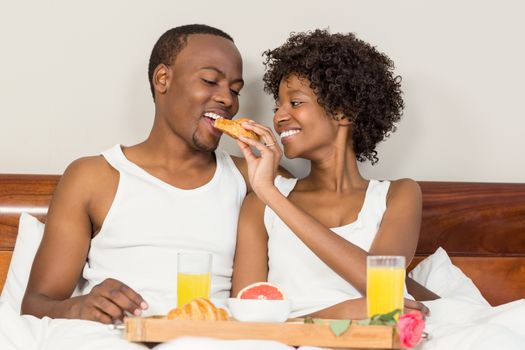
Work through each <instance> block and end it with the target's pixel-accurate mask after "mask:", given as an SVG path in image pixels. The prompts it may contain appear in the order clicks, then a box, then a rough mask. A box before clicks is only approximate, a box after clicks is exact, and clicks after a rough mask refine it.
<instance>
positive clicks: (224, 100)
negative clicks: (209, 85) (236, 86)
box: [213, 88, 234, 107]
mask: <svg viewBox="0 0 525 350" xmlns="http://www.w3.org/2000/svg"><path fill="white" fill-rule="evenodd" d="M232 95H233V93H232V92H231V90H230V88H220V89H218V90H217V91H216V92H215V95H214V96H213V99H214V100H215V101H216V102H218V103H220V104H221V105H223V106H225V107H231V106H232V105H233V100H234V97H233V96H232Z"/></svg>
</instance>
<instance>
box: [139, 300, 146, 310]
mask: <svg viewBox="0 0 525 350" xmlns="http://www.w3.org/2000/svg"><path fill="white" fill-rule="evenodd" d="M140 307H141V308H142V310H146V309H147V308H148V304H146V302H145V301H143V302H141V303H140Z"/></svg>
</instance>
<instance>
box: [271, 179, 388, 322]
mask: <svg viewBox="0 0 525 350" xmlns="http://www.w3.org/2000/svg"><path fill="white" fill-rule="evenodd" d="M296 183H297V179H286V178H284V177H280V176H278V177H277V178H276V179H275V185H276V186H277V188H278V189H279V190H280V191H281V193H282V194H283V195H285V196H288V195H289V194H290V192H291V191H292V190H293V189H294V187H295V185H296ZM389 186H390V182H389V181H381V182H380V181H377V180H370V182H369V184H368V188H367V190H366V195H365V199H364V202H363V206H362V208H361V211H360V212H359V214H358V217H357V220H356V221H354V222H352V223H350V224H348V225H344V226H340V227H334V228H331V230H332V231H333V232H335V233H336V234H338V235H339V236H341V237H343V238H344V239H346V240H347V241H350V242H352V243H353V244H355V245H357V246H358V247H360V248H362V249H363V250H365V251H368V250H369V249H370V246H371V245H372V242H373V240H374V238H375V236H376V233H377V230H378V229H379V225H380V224H381V220H382V218H383V214H384V212H385V210H386V196H387V193H388V188H389ZM264 224H265V226H266V231H267V232H268V268H269V272H268V282H271V283H275V284H276V285H278V286H280V287H281V288H282V289H283V292H284V293H285V294H286V296H287V297H288V298H289V299H291V301H292V313H291V315H290V316H291V317H299V316H304V315H308V314H311V313H313V312H316V311H319V310H322V309H325V308H327V307H330V306H332V305H335V304H338V303H341V302H343V301H345V300H349V299H355V298H360V297H361V296H362V295H361V293H359V292H358V291H357V289H355V288H354V287H353V286H352V285H351V284H350V283H348V282H347V281H345V280H344V279H343V278H342V277H340V276H339V275H338V274H337V273H335V272H334V271H333V270H332V269H330V267H328V266H327V265H326V264H325V263H324V262H323V261H322V260H321V259H319V258H318V257H317V255H315V254H314V253H313V252H312V251H311V250H310V248H308V247H307V246H306V245H305V244H304V243H303V242H302V241H301V240H300V239H299V238H298V237H297V236H296V235H295V234H294V233H293V232H292V230H290V228H289V227H288V226H287V225H286V224H285V223H284V222H283V221H282V220H281V219H280V218H279V217H278V216H277V215H276V214H275V212H274V211H273V210H272V209H271V208H269V207H266V208H265V213H264Z"/></svg>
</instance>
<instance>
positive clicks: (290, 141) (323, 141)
mask: <svg viewBox="0 0 525 350" xmlns="http://www.w3.org/2000/svg"><path fill="white" fill-rule="evenodd" d="M309 85H310V82H309V81H308V80H307V79H304V78H299V77H298V76H296V75H290V76H289V77H287V78H286V79H283V80H281V83H280V85H279V96H278V98H277V100H276V101H275V104H276V107H275V115H274V117H273V125H274V128H275V131H276V132H277V133H278V134H279V136H280V137H281V143H282V144H283V148H284V154H285V155H286V157H287V158H290V159H292V158H298V157H301V158H305V159H310V160H312V159H315V158H316V156H321V155H322V154H323V150H325V149H326V148H327V147H329V146H331V145H333V142H334V139H335V135H336V131H337V122H335V121H334V120H333V119H332V118H331V117H330V116H329V115H328V114H327V113H326V111H325V110H324V109H323V107H321V106H320V105H319V103H318V102H317V96H316V94H315V93H314V91H313V90H312V89H311V88H310V86H309Z"/></svg>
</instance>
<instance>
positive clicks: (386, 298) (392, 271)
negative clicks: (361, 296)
mask: <svg viewBox="0 0 525 350" xmlns="http://www.w3.org/2000/svg"><path fill="white" fill-rule="evenodd" d="M404 287H405V257H404V256H368V257H367V259H366V300H367V314H368V317H372V316H374V315H377V314H385V313H389V312H391V311H394V310H395V309H400V310H401V311H403V304H404V303H403V301H404V299H403V291H404Z"/></svg>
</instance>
